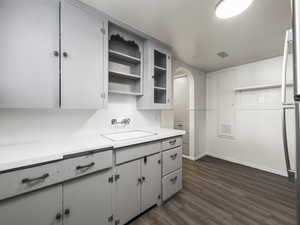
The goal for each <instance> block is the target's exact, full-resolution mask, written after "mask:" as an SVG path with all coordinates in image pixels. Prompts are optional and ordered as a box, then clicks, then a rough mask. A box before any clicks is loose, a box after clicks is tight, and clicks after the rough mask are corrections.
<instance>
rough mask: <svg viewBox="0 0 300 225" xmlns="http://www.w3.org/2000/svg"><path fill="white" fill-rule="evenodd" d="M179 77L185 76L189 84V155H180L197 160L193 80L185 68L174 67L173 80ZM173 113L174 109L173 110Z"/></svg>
mask: <svg viewBox="0 0 300 225" xmlns="http://www.w3.org/2000/svg"><path fill="white" fill-rule="evenodd" d="M180 77H186V78H187V81H188V86H189V108H188V111H189V121H188V122H189V156H186V155H182V157H184V158H187V159H191V160H197V156H196V155H195V141H196V140H195V122H196V121H195V118H196V115H195V113H196V110H195V81H194V77H193V74H192V73H191V72H190V71H189V70H188V69H186V68H183V67H179V68H177V69H176V71H175V74H174V76H173V81H174V80H175V79H177V78H180ZM173 96H174V88H173ZM174 113H175V111H174Z"/></svg>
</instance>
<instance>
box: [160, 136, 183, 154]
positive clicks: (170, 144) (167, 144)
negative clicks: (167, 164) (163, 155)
mask: <svg viewBox="0 0 300 225" xmlns="http://www.w3.org/2000/svg"><path fill="white" fill-rule="evenodd" d="M181 145H182V137H175V138H170V139H167V140H164V141H163V142H162V150H163V151H165V150H168V149H171V148H175V147H178V146H181Z"/></svg>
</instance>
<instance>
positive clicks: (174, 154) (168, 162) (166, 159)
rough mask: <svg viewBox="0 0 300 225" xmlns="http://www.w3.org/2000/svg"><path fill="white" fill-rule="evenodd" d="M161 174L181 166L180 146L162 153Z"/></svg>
mask: <svg viewBox="0 0 300 225" xmlns="http://www.w3.org/2000/svg"><path fill="white" fill-rule="evenodd" d="M162 160H163V175H164V176H165V175H167V174H169V173H171V172H173V171H175V170H178V169H180V168H181V167H182V146H179V147H176V148H173V149H171V150H168V151H165V152H163V153H162Z"/></svg>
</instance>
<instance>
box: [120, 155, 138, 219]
mask: <svg viewBox="0 0 300 225" xmlns="http://www.w3.org/2000/svg"><path fill="white" fill-rule="evenodd" d="M116 174H117V176H118V177H119V179H116V193H115V196H116V213H117V218H116V220H117V221H119V224H125V223H126V222H128V221H129V220H131V219H132V218H134V217H135V216H137V215H138V214H139V212H140V201H141V200H140V199H141V193H140V182H139V179H140V177H141V175H140V174H141V171H140V160H135V161H132V162H128V163H125V164H122V165H120V166H117V168H116Z"/></svg>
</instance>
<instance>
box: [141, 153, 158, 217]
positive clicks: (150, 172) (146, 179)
mask: <svg viewBox="0 0 300 225" xmlns="http://www.w3.org/2000/svg"><path fill="white" fill-rule="evenodd" d="M141 164H142V165H141V172H142V182H143V185H142V186H141V189H142V190H141V193H142V194H141V210H142V212H144V211H146V210H147V209H149V208H150V207H152V206H153V205H155V204H157V203H158V202H159V201H160V198H161V154H156V155H153V156H149V157H145V158H144V159H142V160H141Z"/></svg>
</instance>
